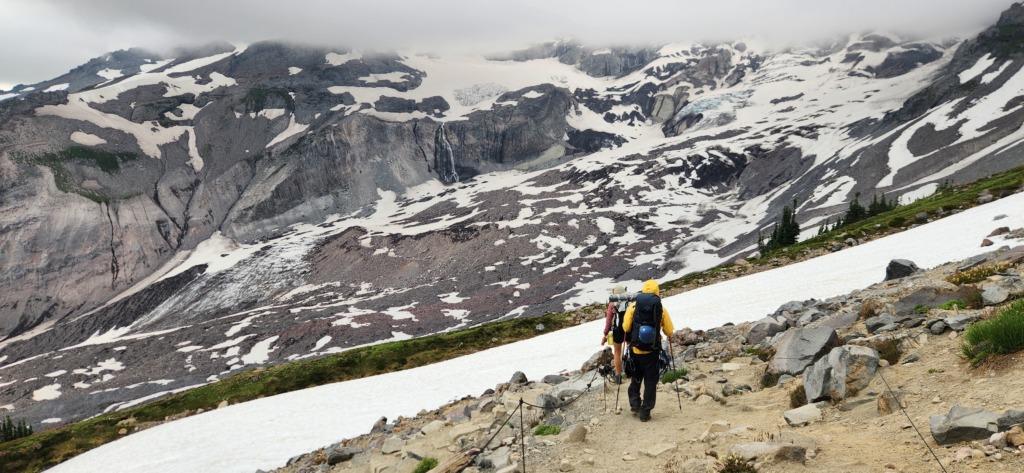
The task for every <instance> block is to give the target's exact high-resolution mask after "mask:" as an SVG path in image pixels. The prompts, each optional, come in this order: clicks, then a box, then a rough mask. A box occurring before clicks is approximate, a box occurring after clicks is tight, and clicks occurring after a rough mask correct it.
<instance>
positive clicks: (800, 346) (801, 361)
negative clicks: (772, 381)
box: [768, 327, 839, 375]
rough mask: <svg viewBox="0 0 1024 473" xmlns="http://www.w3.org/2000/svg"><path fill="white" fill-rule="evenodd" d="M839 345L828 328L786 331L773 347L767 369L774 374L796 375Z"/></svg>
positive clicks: (836, 336)
mask: <svg viewBox="0 0 1024 473" xmlns="http://www.w3.org/2000/svg"><path fill="white" fill-rule="evenodd" d="M838 344H839V336H838V335H836V331H835V330H834V329H831V328H828V327H804V328H794V329H790V330H789V331H787V332H786V333H785V334H784V335H783V336H782V338H781V339H779V341H778V343H777V344H776V346H775V356H774V357H772V360H771V362H770V363H769V365H768V369H769V370H770V371H771V372H773V373H775V374H789V375H797V374H800V373H803V371H804V369H806V368H807V367H808V366H810V365H811V364H812V363H814V361H815V360H817V359H818V358H819V357H821V356H822V355H823V354H825V353H827V352H828V351H829V350H831V349H832V348H833V347H835V346H837V345H838Z"/></svg>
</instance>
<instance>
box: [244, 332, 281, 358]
mask: <svg viewBox="0 0 1024 473" xmlns="http://www.w3.org/2000/svg"><path fill="white" fill-rule="evenodd" d="M278 338H279V337H278V336H277V335H274V336H273V337H270V338H268V339H266V340H263V341H260V342H257V343H256V344H255V345H253V346H252V348H250V349H249V353H246V354H245V355H242V358H241V361H242V363H243V364H246V365H252V364H263V363H266V362H267V360H269V359H270V352H272V351H274V349H273V348H271V345H272V344H273V343H274V342H275V341H277V339H278Z"/></svg>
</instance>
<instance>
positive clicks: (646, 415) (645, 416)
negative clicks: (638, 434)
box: [637, 409, 651, 422]
mask: <svg viewBox="0 0 1024 473" xmlns="http://www.w3.org/2000/svg"><path fill="white" fill-rule="evenodd" d="M637 417H639V418H640V422H647V421H649V420H651V411H649V410H647V409H641V410H640V414H639V415H638V416H637Z"/></svg>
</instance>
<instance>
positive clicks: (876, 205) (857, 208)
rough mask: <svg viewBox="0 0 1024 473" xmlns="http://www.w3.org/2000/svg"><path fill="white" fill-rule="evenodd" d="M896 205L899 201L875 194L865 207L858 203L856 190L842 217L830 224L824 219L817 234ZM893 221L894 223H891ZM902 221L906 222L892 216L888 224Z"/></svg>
mask: <svg viewBox="0 0 1024 473" xmlns="http://www.w3.org/2000/svg"><path fill="white" fill-rule="evenodd" d="M898 206H899V202H897V201H895V200H889V199H887V198H886V197H885V196H884V195H883V196H882V197H881V198H879V197H878V196H877V195H875V196H874V197H872V198H871V203H870V204H868V206H867V208H865V207H864V206H863V205H861V204H860V193H859V192H858V193H856V194H854V196H853V202H850V208H848V209H846V213H845V214H844V215H843V216H842V217H839V219H837V220H836V222H835V223H834V224H831V225H830V222H829V220H825V223H824V224H822V225H821V227H820V228H818V235H824V234H826V233H828V232H832V231H836V230H839V229H841V228H843V227H846V226H849V225H853V224H855V223H857V222H860V221H862V220H864V219H866V218H869V217H874V216H876V215H882V214H883V213H886V212H888V211H890V210H892V209H895V208H896V207H898ZM894 222H895V223H896V225H893V223H894ZM904 222H906V218H905V217H894V218H893V219H892V220H890V221H889V226H890V227H895V226H901V225H903V223H904Z"/></svg>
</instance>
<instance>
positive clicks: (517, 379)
mask: <svg viewBox="0 0 1024 473" xmlns="http://www.w3.org/2000/svg"><path fill="white" fill-rule="evenodd" d="M508 382H509V383H511V384H526V383H527V379H526V374H525V373H523V372H522V371H516V372H515V373H512V379H510V380H509V381H508Z"/></svg>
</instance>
